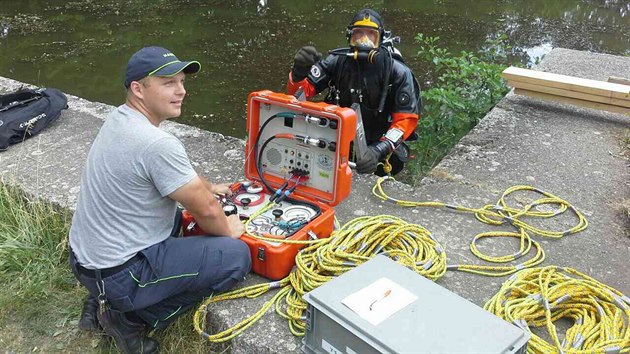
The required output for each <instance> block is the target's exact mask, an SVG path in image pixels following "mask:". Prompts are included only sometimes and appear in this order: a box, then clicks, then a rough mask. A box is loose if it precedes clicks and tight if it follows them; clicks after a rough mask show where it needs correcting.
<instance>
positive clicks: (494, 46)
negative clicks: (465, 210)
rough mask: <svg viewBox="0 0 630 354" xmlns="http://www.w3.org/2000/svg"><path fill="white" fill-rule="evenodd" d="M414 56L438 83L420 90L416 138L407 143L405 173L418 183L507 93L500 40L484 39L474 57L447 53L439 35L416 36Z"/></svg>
mask: <svg viewBox="0 0 630 354" xmlns="http://www.w3.org/2000/svg"><path fill="white" fill-rule="evenodd" d="M415 39H416V41H417V42H418V43H419V45H420V50H419V51H418V56H420V57H421V58H422V59H423V60H425V62H427V63H431V65H433V67H434V69H433V76H434V77H436V78H437V79H436V80H435V82H433V84H432V85H431V86H430V87H429V88H426V87H425V88H423V89H424V90H423V92H422V100H423V109H422V113H421V117H420V122H419V124H418V129H417V131H418V134H419V135H420V138H419V139H418V141H417V142H414V143H412V144H411V149H412V154H413V155H414V156H415V159H414V160H412V163H411V164H410V166H409V170H410V171H409V175H411V176H414V177H413V178H414V179H416V180H415V181H412V182H419V179H420V178H422V177H423V176H424V175H425V174H426V173H428V172H429V171H430V170H431V169H432V168H433V167H434V166H435V165H437V163H438V162H439V161H440V160H441V159H442V158H443V157H444V156H445V155H446V154H447V153H448V151H449V150H450V149H451V148H452V147H453V146H454V145H455V144H456V143H457V142H458V141H459V139H461V138H462V137H463V136H464V135H466V134H467V133H468V132H469V131H470V130H471V129H472V128H473V127H474V126H475V125H476V124H477V123H478V122H479V120H481V118H483V117H484V116H485V115H486V113H488V111H490V110H491V109H492V107H494V105H495V104H497V102H499V100H501V98H503V96H505V94H506V93H507V92H508V91H509V89H508V87H507V86H506V85H505V82H504V81H503V79H501V72H502V71H503V70H504V69H505V68H506V67H507V66H508V65H507V61H508V58H507V53H508V50H509V47H508V46H507V45H505V44H504V43H505V40H506V37H505V36H501V37H499V38H497V39H495V40H489V41H487V42H486V45H485V46H483V48H482V49H481V50H479V51H478V52H477V53H472V52H465V51H463V52H461V53H459V54H458V55H454V54H451V53H450V52H448V50H446V49H443V48H440V47H439V46H438V41H439V37H427V36H424V35H423V34H418V35H417V36H416V38H415Z"/></svg>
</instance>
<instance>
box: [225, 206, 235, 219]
mask: <svg viewBox="0 0 630 354" xmlns="http://www.w3.org/2000/svg"><path fill="white" fill-rule="evenodd" d="M223 212H224V213H225V216H230V215H234V214H236V205H232V204H228V205H226V206H224V207H223Z"/></svg>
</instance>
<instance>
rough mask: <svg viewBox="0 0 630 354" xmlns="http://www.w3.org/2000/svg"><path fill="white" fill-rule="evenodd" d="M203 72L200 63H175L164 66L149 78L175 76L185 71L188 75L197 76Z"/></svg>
mask: <svg viewBox="0 0 630 354" xmlns="http://www.w3.org/2000/svg"><path fill="white" fill-rule="evenodd" d="M199 70H201V64H200V63H199V62H198V61H179V60H178V61H174V62H171V63H168V64H166V65H164V66H163V67H161V68H159V69H158V70H156V71H154V72H152V73H150V74H149V75H148V76H173V75H176V74H178V73H179V72H181V71H183V72H184V73H186V74H196V73H198V72H199Z"/></svg>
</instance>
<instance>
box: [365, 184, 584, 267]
mask: <svg viewBox="0 0 630 354" xmlns="http://www.w3.org/2000/svg"><path fill="white" fill-rule="evenodd" d="M385 181H395V180H394V178H392V177H381V178H379V179H378V180H377V181H376V184H375V185H374V187H373V188H372V193H373V194H374V195H375V196H376V197H378V198H380V199H382V200H384V201H387V202H391V203H394V204H396V205H400V206H403V207H412V208H413V207H432V208H447V209H451V210H455V211H460V212H465V213H473V214H475V217H476V218H477V220H479V221H481V222H483V223H485V224H489V225H495V226H498V225H505V224H508V225H512V226H514V227H515V228H516V229H517V232H507V231H494V232H484V233H480V234H478V235H476V236H475V237H474V238H473V240H472V242H471V244H470V251H471V252H472V253H473V254H474V255H475V256H477V257H478V258H480V259H482V260H484V261H487V262H492V263H508V262H513V261H515V260H517V259H519V258H521V257H523V256H525V255H527V254H528V253H529V252H530V251H531V249H532V248H534V249H535V251H536V253H535V255H534V256H532V257H531V258H530V259H528V260H526V261H524V262H522V263H520V264H517V265H474V264H459V265H449V266H448V267H447V269H448V270H458V271H463V272H469V273H475V274H480V275H486V276H495V277H499V276H504V275H509V274H512V273H515V272H517V271H519V270H521V269H524V268H531V267H534V266H536V265H538V264H540V263H542V262H543V261H544V260H545V252H544V250H543V249H542V247H541V246H540V244H539V243H538V242H536V241H534V240H532V239H531V237H530V235H529V233H530V232H531V233H533V234H535V235H539V236H544V237H551V238H561V237H564V236H567V235H572V234H575V233H578V232H580V231H583V230H585V229H586V227H587V226H588V222H587V220H586V218H585V217H584V215H583V214H582V213H581V212H580V211H578V210H577V209H576V208H574V207H573V206H572V205H571V204H570V203H569V202H567V201H565V200H563V199H561V198H559V197H557V196H555V195H553V194H551V193H548V192H545V191H543V190H540V189H538V188H534V187H530V186H514V187H510V188H508V189H507V190H506V191H505V192H503V194H502V195H501V197H500V198H499V200H498V201H497V202H496V203H495V204H494V205H492V204H490V205H486V206H484V207H483V208H479V209H475V208H469V207H465V206H461V205H453V204H446V203H442V202H415V201H408V200H402V199H396V198H393V197H390V196H389V195H388V194H387V193H386V192H385V190H384V189H383V184H384V182H385ZM518 191H527V192H533V193H536V194H539V195H542V196H543V197H542V198H539V199H537V200H534V201H533V202H532V203H529V204H527V205H525V206H524V207H522V208H516V207H512V206H509V205H508V203H507V202H506V198H507V197H508V196H509V195H510V194H512V193H515V192H518ZM543 205H546V206H548V205H553V206H556V208H555V209H554V210H552V211H540V210H538V208H537V207H538V206H543ZM567 210H570V211H571V212H572V213H573V214H574V215H575V216H576V217H577V223H576V225H575V226H573V227H571V228H569V229H567V230H563V231H550V230H545V229H541V228H538V227H535V226H533V225H532V224H529V223H527V222H525V221H523V220H522V219H523V218H525V217H529V218H539V219H540V218H543V219H548V218H552V217H555V216H558V215H560V214H562V213H564V212H565V211H567ZM495 237H510V238H518V239H519V240H520V249H519V250H518V252H516V253H514V254H510V255H504V256H499V257H494V256H489V255H486V254H483V253H482V252H480V251H479V249H478V248H477V242H478V241H479V240H481V239H483V238H495Z"/></svg>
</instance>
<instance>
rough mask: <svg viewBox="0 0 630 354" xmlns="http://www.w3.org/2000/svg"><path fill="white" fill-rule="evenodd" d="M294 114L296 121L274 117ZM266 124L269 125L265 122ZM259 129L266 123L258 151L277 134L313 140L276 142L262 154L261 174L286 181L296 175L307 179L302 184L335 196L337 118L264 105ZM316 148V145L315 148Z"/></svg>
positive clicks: (338, 128)
mask: <svg viewBox="0 0 630 354" xmlns="http://www.w3.org/2000/svg"><path fill="white" fill-rule="evenodd" d="M284 112H293V113H296V117H295V118H284V117H277V116H276V117H274V116H275V115H277V114H279V113H284ZM265 122H267V123H265ZM259 123H260V126H259V129H260V127H262V126H263V124H266V125H265V127H264V130H263V131H262V132H261V133H260V134H261V136H260V139H259V144H258V146H257V148H256V150H257V151H258V152H260V149H261V148H262V145H263V144H264V142H265V141H266V140H267V139H269V138H270V137H272V136H273V135H275V134H278V133H288V134H292V135H294V136H300V137H305V138H308V139H311V140H310V143H308V142H306V141H300V140H297V139H274V140H272V141H270V142H269V143H268V144H267V145H266V146H265V147H264V151H262V155H261V167H262V171H263V172H266V173H268V174H272V175H275V176H277V177H279V178H282V179H286V178H288V177H289V176H290V175H291V174H292V173H293V174H294V175H296V174H298V175H303V176H308V178H307V179H305V181H303V182H301V183H300V184H302V185H305V186H308V187H312V188H315V189H318V190H321V191H324V192H327V193H333V191H334V185H335V171H336V169H337V166H338V163H339V162H338V160H339V153H338V151H337V149H338V147H337V140H338V139H337V135H338V133H339V131H340V122H339V121H338V119H336V117H335V116H334V115H331V116H326V115H325V114H322V112H314V113H312V114H311V113H306V112H299V111H291V110H290V109H286V108H283V107H278V106H274V105H270V104H263V105H261V111H260V121H259ZM315 145H317V146H315Z"/></svg>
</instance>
